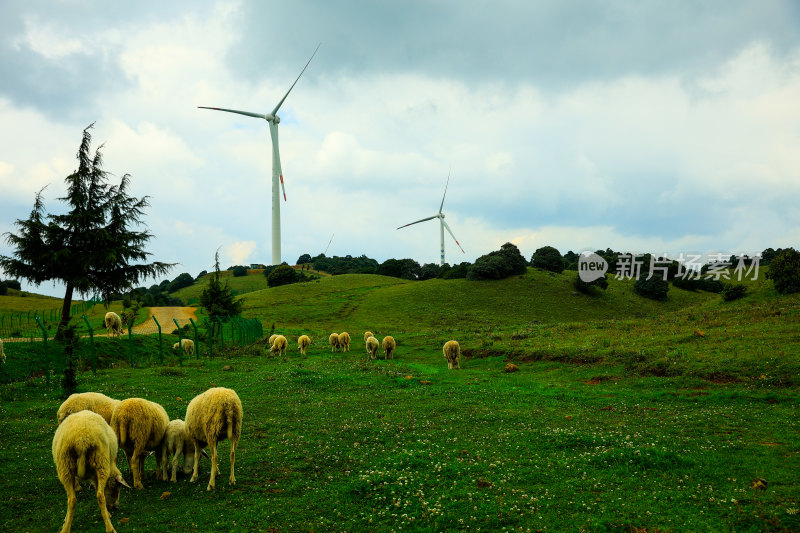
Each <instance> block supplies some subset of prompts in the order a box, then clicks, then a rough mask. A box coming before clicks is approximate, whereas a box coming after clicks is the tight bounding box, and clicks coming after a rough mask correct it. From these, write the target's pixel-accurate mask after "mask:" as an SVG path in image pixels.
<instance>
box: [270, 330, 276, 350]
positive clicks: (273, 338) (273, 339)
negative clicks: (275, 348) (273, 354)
mask: <svg viewBox="0 0 800 533" xmlns="http://www.w3.org/2000/svg"><path fill="white" fill-rule="evenodd" d="M277 336H278V334H277V333H275V334H273V335H270V336H269V346H270V348H272V343H273V342H275V337H277Z"/></svg>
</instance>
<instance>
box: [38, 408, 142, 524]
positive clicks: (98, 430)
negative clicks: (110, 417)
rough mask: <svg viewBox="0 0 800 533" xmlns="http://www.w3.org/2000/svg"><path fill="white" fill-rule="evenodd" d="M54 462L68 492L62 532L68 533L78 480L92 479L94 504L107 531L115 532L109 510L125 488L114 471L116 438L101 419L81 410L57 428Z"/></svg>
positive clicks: (95, 414)
mask: <svg viewBox="0 0 800 533" xmlns="http://www.w3.org/2000/svg"><path fill="white" fill-rule="evenodd" d="M53 462H55V465H56V471H57V472H58V479H59V481H61V484H62V485H64V490H65V491H66V492H67V516H66V517H65V518H64V526H63V527H62V529H61V533H69V532H70V529H71V528H72V521H73V518H74V516H75V506H76V504H77V503H78V498H77V496H76V495H75V487H76V486H78V487H79V486H80V485H79V481H80V480H91V481H92V482H93V483H94V486H95V487H96V488H97V505H98V506H99V507H100V514H101V515H102V517H103V522H104V523H105V526H106V532H107V533H108V532H114V533H116V532H115V529H114V526H113V525H112V524H111V515H110V514H109V512H108V511H109V509H112V508H114V507H116V506H117V505H118V504H119V488H120V485H123V486H125V487H128V488H130V487H129V486H128V484H127V483H125V480H124V479H123V478H122V473H120V471H119V468H117V437H116V435H114V432H113V431H112V430H111V427H110V426H109V425H108V424H107V423H106V421H105V420H103V417H102V416H100V415H99V414H97V413H93V412H92V411H80V412H78V413H75V414H73V415H71V416H69V417H68V418H67V419H66V420H64V423H63V424H61V425H60V426H58V429H56V433H55V435H54V436H53Z"/></svg>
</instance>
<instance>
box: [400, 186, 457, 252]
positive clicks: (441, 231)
mask: <svg viewBox="0 0 800 533" xmlns="http://www.w3.org/2000/svg"><path fill="white" fill-rule="evenodd" d="M448 185H450V173H449V172H448V173H447V184H445V186H444V194H443V195H442V203H441V204H440V205H439V212H438V213H437V214H435V215H433V216H432V217H428V218H423V219H422V220H417V221H416V222H411V223H409V224H406V225H404V226H400V227H399V228H397V229H400V228H405V227H407V226H413V225H414V224H419V223H420V222H425V221H426V220H433V219H434V218H438V219H439V241H440V243H441V264H442V265H444V230H445V229H446V230H447V233H449V234H450V236H451V237H453V240H454V241H456V244H458V247H459V248H461V244H459V242H458V239H456V236H455V235H453V230H451V229H450V226H448V225H447V222H445V221H444V213H442V207H444V197H445V196H447V186H448ZM461 251H462V252H464V249H463V248H461ZM464 253H467V252H464Z"/></svg>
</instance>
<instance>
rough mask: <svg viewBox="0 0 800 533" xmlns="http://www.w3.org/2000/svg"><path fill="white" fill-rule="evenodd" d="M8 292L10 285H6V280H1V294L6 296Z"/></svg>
mask: <svg viewBox="0 0 800 533" xmlns="http://www.w3.org/2000/svg"><path fill="white" fill-rule="evenodd" d="M6 294H8V285H6V282H5V281H0V296H5V295H6Z"/></svg>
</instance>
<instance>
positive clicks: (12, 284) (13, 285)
mask: <svg viewBox="0 0 800 533" xmlns="http://www.w3.org/2000/svg"><path fill="white" fill-rule="evenodd" d="M3 283H5V284H6V285H7V286H8V288H9V289H14V290H16V291H21V290H22V285H21V284H20V282H19V280H18V279H7V280H5V281H4V282H3Z"/></svg>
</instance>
